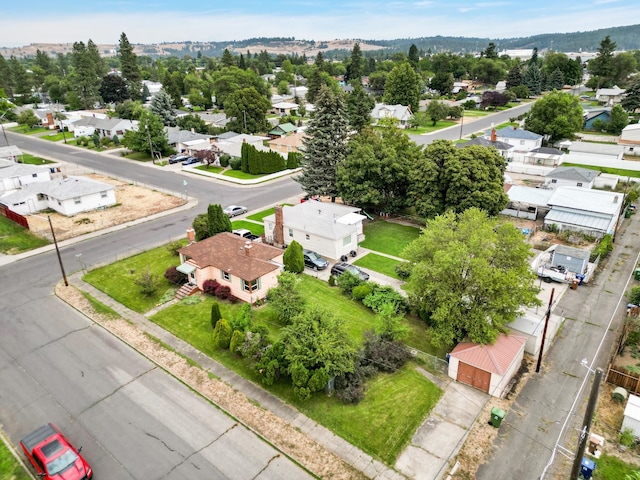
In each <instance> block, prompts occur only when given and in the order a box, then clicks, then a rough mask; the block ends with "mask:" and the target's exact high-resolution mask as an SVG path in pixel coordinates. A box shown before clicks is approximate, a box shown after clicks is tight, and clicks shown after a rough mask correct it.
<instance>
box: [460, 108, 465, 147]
mask: <svg viewBox="0 0 640 480" xmlns="http://www.w3.org/2000/svg"><path fill="white" fill-rule="evenodd" d="M463 125H464V107H463V108H462V117H460V138H459V140H462V126H463Z"/></svg>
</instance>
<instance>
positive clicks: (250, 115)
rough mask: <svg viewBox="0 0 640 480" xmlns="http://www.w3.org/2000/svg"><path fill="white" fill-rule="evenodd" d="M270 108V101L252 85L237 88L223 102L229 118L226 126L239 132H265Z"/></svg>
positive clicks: (267, 126)
mask: <svg viewBox="0 0 640 480" xmlns="http://www.w3.org/2000/svg"><path fill="white" fill-rule="evenodd" d="M270 109H271V102H269V100H268V99H267V97H265V96H264V95H262V94H261V93H259V92H258V91H257V90H256V89H255V88H254V87H248V88H242V89H240V90H237V91H235V92H233V93H231V94H230V95H229V96H228V97H227V99H226V100H225V102H224V111H225V113H226V114H227V116H228V117H229V118H231V120H230V121H229V123H228V124H227V128H228V129H229V130H233V131H236V132H241V133H258V132H266V131H267V130H268V128H269V125H268V122H267V112H268V111H269V110H270Z"/></svg>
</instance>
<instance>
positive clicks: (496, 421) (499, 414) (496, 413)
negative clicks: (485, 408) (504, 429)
mask: <svg viewBox="0 0 640 480" xmlns="http://www.w3.org/2000/svg"><path fill="white" fill-rule="evenodd" d="M503 418H504V410H502V409H500V408H498V407H493V408H492V409H491V421H490V422H489V423H490V424H491V425H493V426H494V427H496V428H498V427H499V426H500V424H501V423H502V419H503Z"/></svg>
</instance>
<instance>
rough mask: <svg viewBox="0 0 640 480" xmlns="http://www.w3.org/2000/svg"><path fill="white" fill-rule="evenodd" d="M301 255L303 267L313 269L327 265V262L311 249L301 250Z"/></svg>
mask: <svg viewBox="0 0 640 480" xmlns="http://www.w3.org/2000/svg"><path fill="white" fill-rule="evenodd" d="M302 255H303V256H304V265H305V267H309V268H313V269H314V270H324V269H325V268H327V267H328V266H329V262H327V261H326V260H325V259H324V258H322V257H321V256H320V255H318V254H317V253H316V252H314V251H312V250H303V251H302Z"/></svg>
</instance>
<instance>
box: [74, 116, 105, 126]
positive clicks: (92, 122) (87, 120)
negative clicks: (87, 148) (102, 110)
mask: <svg viewBox="0 0 640 480" xmlns="http://www.w3.org/2000/svg"><path fill="white" fill-rule="evenodd" d="M98 120H100V119H99V118H96V117H82V118H79V119H78V120H76V121H75V122H71V123H73V125H74V126H76V127H95V126H96V124H97V123H98Z"/></svg>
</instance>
